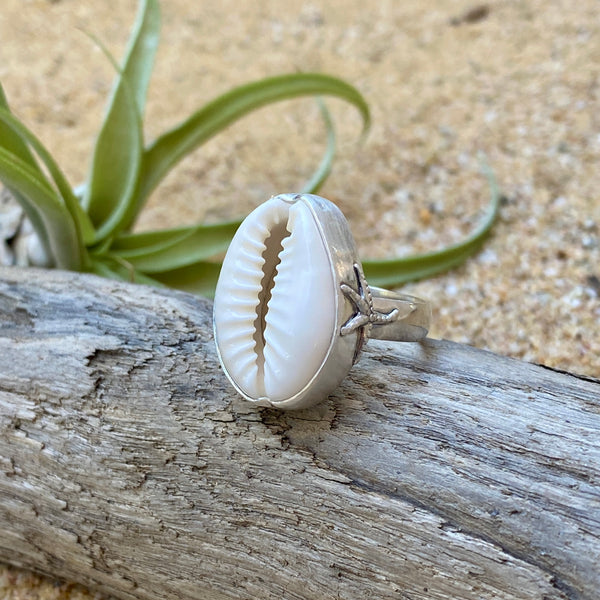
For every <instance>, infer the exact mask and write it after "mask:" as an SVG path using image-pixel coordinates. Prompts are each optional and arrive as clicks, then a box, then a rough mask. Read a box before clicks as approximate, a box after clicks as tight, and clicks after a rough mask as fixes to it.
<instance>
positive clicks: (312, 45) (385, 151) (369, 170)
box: [0, 0, 600, 600]
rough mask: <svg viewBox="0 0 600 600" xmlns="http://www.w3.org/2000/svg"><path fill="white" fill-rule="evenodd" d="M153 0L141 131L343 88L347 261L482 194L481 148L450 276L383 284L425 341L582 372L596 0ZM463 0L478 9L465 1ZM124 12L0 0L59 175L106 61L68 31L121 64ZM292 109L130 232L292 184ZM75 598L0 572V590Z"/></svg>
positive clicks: (291, 105) (208, 166)
mask: <svg viewBox="0 0 600 600" xmlns="http://www.w3.org/2000/svg"><path fill="white" fill-rule="evenodd" d="M366 6H367V5H366V3H365V2H362V1H358V0H346V1H342V0H330V1H328V2H322V1H314V2H309V3H304V2H295V1H286V2H282V1H280V2H276V1H266V0H261V1H257V2H252V3H250V2H246V3H240V2H234V1H233V0H221V1H220V2H218V3H208V2H195V3H192V2H187V1H185V0H168V1H165V2H163V31H162V42H161V47H160V50H159V54H158V57H157V63H156V69H155V73H154V77H153V81H152V85H151V89H150V93H149V101H148V106H147V116H146V136H147V139H152V138H153V137H154V136H156V135H157V134H158V133H160V132H161V131H163V130H164V129H165V128H166V127H169V126H172V125H174V124H176V123H177V122H178V121H179V120H180V119H182V118H183V117H184V116H186V115H187V114H189V113H190V112H192V111H193V110H194V109H195V108H197V107H199V106H200V105H201V104H203V103H204V102H206V101H208V100H210V99H212V98H213V97H214V96H216V95H217V94H219V93H222V92H224V91H226V90H228V89H229V88H231V87H233V86H234V85H236V84H240V83H243V82H246V81H249V80H253V79H257V78H260V77H264V76H269V75H275V74H279V73H284V72H293V71H321V72H325V73H330V74H335V75H338V76H340V77H343V78H345V79H347V80H348V81H349V82H351V83H353V84H354V85H355V86H357V87H358V88H359V89H360V90H361V92H362V93H363V94H364V95H365V97H366V98H367V100H368V102H369V104H370V106H371V109H372V116H373V127H372V130H371V132H370V134H369V136H368V138H367V140H366V142H365V143H364V144H362V145H359V144H358V143H357V139H358V136H359V132H360V120H359V117H358V116H357V114H356V112H355V111H354V110H353V109H352V108H350V107H347V106H344V105H343V103H341V102H339V101H332V102H330V108H331V110H332V111H333V113H334V117H335V121H336V125H337V128H338V132H339V142H340V148H339V153H338V158H337V160H336V163H335V167H334V171H333V174H332V176H331V178H330V179H329V181H328V183H327V184H326V186H325V187H324V188H323V190H322V192H321V193H322V195H324V196H326V197H328V198H330V199H331V200H334V201H335V202H336V203H337V204H338V205H339V206H340V207H341V208H342V210H343V211H344V213H345V214H346V216H347V217H348V219H349V221H350V224H351V227H352V230H353V232H354V234H355V237H356V239H357V242H358V244H359V247H360V250H361V254H362V255H363V256H369V257H384V256H392V255H404V254H408V253H411V252H422V251H428V250H433V249H436V248H440V247H442V246H444V245H446V244H449V243H452V242H456V241H458V240H460V239H461V238H462V237H463V236H464V235H466V234H467V233H468V232H469V231H471V230H472V229H473V228H474V227H475V226H476V224H477V223H478V221H479V219H480V218H481V216H482V214H483V213H484V211H485V208H486V206H487V203H488V198H489V196H488V191H487V187H486V182H485V180H484V179H483V178H482V177H481V175H480V174H479V173H478V160H477V153H478V152H479V151H483V152H484V153H485V154H486V155H487V157H488V162H489V163H490V164H491V166H492V168H493V169H494V171H495V173H496V176H497V178H498V181H499V183H500V186H501V189H502V192H503V202H502V209H501V214H500V219H499V222H498V224H497V226H496V228H495V230H494V234H493V236H492V238H491V239H490V240H489V242H488V243H487V244H486V246H485V248H484V250H483V251H482V252H481V253H480V254H478V255H477V256H476V257H475V258H473V259H472V260H470V261H469V262H468V263H467V264H466V265H464V266H463V267H461V268H459V269H456V270H454V271H452V272H451V273H448V274H445V275H442V276H439V277H436V278H434V279H431V280H428V281H423V282H419V283H416V284H411V285H409V286H405V288H404V290H405V291H407V292H410V293H414V294H417V295H419V296H422V297H427V298H430V299H431V300H432V302H433V303H434V307H435V311H434V319H435V323H434V326H433V330H432V335H433V336H434V337H446V338H449V339H452V340H456V341H460V342H464V343H468V344H472V345H475V346H478V347H481V348H487V349H490V350H493V351H494V352H498V353H501V354H507V355H511V356H514V357H518V358H522V359H524V360H528V361H533V362H537V363H543V364H545V365H549V366H553V367H557V368H561V369H566V370H570V371H574V372H577V373H581V374H586V375H591V376H596V377H598V376H600V325H599V322H600V199H599V191H598V190H599V189H600V169H599V165H600V19H599V14H600V6H599V5H598V2H597V0H578V2H572V1H567V0H564V1H560V0H551V1H548V0H546V1H543V0H498V1H495V2H488V3H487V4H485V5H481V4H478V3H473V2H471V1H469V0H429V1H422V0H421V1H419V0H404V1H402V2H399V1H391V0H390V1H380V2H373V3H370V4H369V7H368V8H367V7H366ZM482 6H483V7H484V8H480V9H478V7H482ZM135 11H136V3H135V2H134V1H133V0H127V1H125V0H119V1H116V2H110V3H108V2H106V3H99V2H94V3H92V2H81V1H79V2H78V1H76V0H55V1H47V0H46V1H43V0H3V2H2V8H1V10H0V80H1V81H2V84H3V85H4V88H5V91H6V93H7V95H8V98H9V101H10V103H11V105H12V107H13V109H14V111H15V112H16V113H17V114H18V115H19V116H20V117H21V118H22V119H23V120H24V121H25V122H26V123H27V124H28V125H29V126H30V127H31V128H32V129H33V130H34V131H36V132H37V133H38V134H39V135H40V137H41V138H42V140H43V141H44V142H45V143H46V144H47V146H48V147H49V148H50V149H51V150H52V151H53V153H54V154H55V156H57V157H58V159H59V162H60V163H61V164H62V165H63V167H64V169H65V170H66V172H67V174H68V176H69V177H70V179H71V180H72V181H73V182H79V181H80V180H82V179H83V177H84V176H85V173H86V170H87V168H88V164H89V159H90V156H91V149H92V144H93V139H94V133H95V132H96V131H97V129H98V127H99V123H100V121H101V118H102V114H103V110H104V104H105V100H106V96H107V94H108V92H109V90H110V87H111V80H112V75H113V74H112V72H111V68H110V66H109V65H107V62H106V60H105V58H104V57H103V55H102V53H101V52H100V51H99V50H98V49H97V48H95V47H94V46H93V44H91V42H90V40H89V39H88V38H87V37H86V36H85V35H84V34H83V33H82V32H81V30H86V31H90V32H93V33H94V34H95V35H96V36H98V37H99V38H100V39H102V40H103V41H104V43H105V44H106V45H107V46H108V48H109V49H110V50H111V51H112V52H114V53H115V54H116V55H117V56H121V54H122V52H123V49H124V47H125V43H126V40H127V36H128V32H129V28H130V26H131V23H132V22H133V19H134V15H135ZM323 133H324V131H323V125H322V123H321V121H320V117H319V113H318V109H317V108H316V105H315V103H314V102H312V101H311V100H297V101H296V100H294V101H289V102H286V103H282V104H281V105H278V106H273V107H269V108H266V109H263V110H261V111H259V112H258V113H256V114H253V115H251V116H250V117H249V118H246V119H245V120H243V121H241V122H240V123H239V124H236V125H235V126H233V127H231V128H230V129H229V130H227V131H226V132H224V133H222V134H221V135H219V136H218V137H217V138H215V139H214V140H212V141H210V142H209V143H208V144H206V145H205V146H204V147H203V148H201V149H200V150H199V151H197V152H196V153H195V154H194V155H193V156H191V157H190V158H189V159H186V160H185V161H184V162H183V163H182V164H181V165H180V166H179V167H178V168H177V169H176V171H175V172H174V173H173V174H172V175H171V176H169V178H168V179H167V180H166V181H165V183H164V185H163V186H161V187H160V188H159V190H158V191H157V192H156V193H155V194H154V196H153V197H152V199H151V201H150V203H149V205H148V207H147V209H146V210H145V212H144V214H143V216H142V218H141V219H140V222H139V227H140V228H142V229H148V228H153V227H165V226H170V225H177V224H184V223H192V222H196V221H201V220H207V221H215V220H219V219H223V218H229V217H234V216H239V215H243V214H245V213H247V212H248V211H249V210H250V209H252V208H253V207H254V206H256V205H258V204H259V203H260V202H262V201H264V200H265V199H267V198H268V197H270V196H271V195H272V194H275V193H280V192H288V191H295V190H297V189H298V187H299V186H300V185H301V184H302V182H303V181H304V180H305V179H306V178H307V177H308V176H309V174H310V172H311V169H312V168H313V167H314V165H316V164H317V162H318V160H319V158H320V154H321V152H322V150H323V147H324V144H323ZM87 594H88V593H87V592H85V591H82V590H81V589H80V588H78V587H76V586H73V585H71V584H56V583H54V582H52V581H50V580H46V579H42V578H38V577H37V576H33V575H31V574H29V573H27V572H22V571H18V570H16V569H13V568H2V567H0V598H2V599H11V600H12V599H33V598H43V599H50V598H56V599H61V600H62V599H65V598H82V597H85V596H87Z"/></svg>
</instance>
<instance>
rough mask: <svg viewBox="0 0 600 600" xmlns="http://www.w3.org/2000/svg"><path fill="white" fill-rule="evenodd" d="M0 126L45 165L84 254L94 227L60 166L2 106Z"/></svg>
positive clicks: (36, 139) (80, 251)
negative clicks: (29, 148) (10, 131)
mask: <svg viewBox="0 0 600 600" xmlns="http://www.w3.org/2000/svg"><path fill="white" fill-rule="evenodd" d="M0 126H4V127H8V128H10V129H11V130H12V131H13V133H16V134H17V135H18V136H20V139H21V140H22V141H24V142H26V143H27V144H29V145H30V146H31V147H32V148H33V149H34V151H35V153H36V154H37V155H38V156H39V157H40V159H41V161H42V162H43V163H44V164H45V165H46V168H47V169H48V173H50V176H51V177H52V179H53V181H54V184H55V186H56V189H57V190H58V193H59V194H60V197H61V198H62V200H63V202H64V204H65V206H66V208H67V210H68V211H69V213H70V214H71V217H72V219H73V222H74V223H75V229H76V231H77V238H78V243H79V253H80V255H81V256H85V244H86V243H90V242H91V241H92V239H93V238H94V229H93V226H92V223H91V221H90V219H89V217H88V216H87V214H86V213H85V211H84V210H83V208H82V207H81V205H80V204H79V201H78V199H77V198H76V197H75V194H74V193H73V190H72V189H71V186H70V185H69V183H68V182H67V179H66V177H65V176H64V174H63V172H62V171H61V169H60V167H59V166H58V164H57V163H56V161H55V160H54V159H53V158H52V155H51V154H50V152H48V150H46V148H45V146H44V145H43V144H42V142H41V141H40V140H39V139H38V138H37V137H36V136H35V135H34V134H33V133H32V132H31V131H30V130H29V129H28V128H27V127H25V125H23V123H21V122H20V121H19V120H18V119H17V118H16V117H14V116H13V115H12V114H11V113H10V112H8V111H7V110H5V109H2V108H0ZM40 174H41V172H40ZM44 181H45V177H44Z"/></svg>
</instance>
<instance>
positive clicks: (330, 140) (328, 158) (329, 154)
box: [302, 98, 335, 194]
mask: <svg viewBox="0 0 600 600" xmlns="http://www.w3.org/2000/svg"><path fill="white" fill-rule="evenodd" d="M318 103H319V109H320V111H321V116H322V117H323V121H325V127H326V129H327V147H326V148H325V154H324V155H323V158H322V159H321V163H320V164H319V166H318V167H317V170H316V171H315V172H314V173H313V176H312V177H311V178H310V179H309V180H308V181H307V182H306V184H305V185H304V187H303V188H302V193H304V194H316V193H317V192H318V191H319V190H320V189H321V186H322V185H323V184H324V183H325V181H326V179H327V178H328V177H329V174H330V173H331V165H332V164H333V159H334V158H335V128H334V126H333V121H332V120H331V113H330V112H329V110H328V109H327V105H326V104H325V102H323V100H322V99H321V98H318Z"/></svg>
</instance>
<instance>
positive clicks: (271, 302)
mask: <svg viewBox="0 0 600 600" xmlns="http://www.w3.org/2000/svg"><path fill="white" fill-rule="evenodd" d="M340 215H341V213H339V211H338V209H337V208H335V206H333V205H332V204H331V203H330V202H328V201H327V200H324V199H322V198H319V197H317V196H308V195H302V196H299V195H281V196H277V197H274V198H272V199H271V200H268V201H267V202H265V203H264V204H262V205H261V206H259V207H258V208H257V209H256V210H254V211H253V212H252V213H251V214H250V215H248V217H247V218H246V219H245V220H244V222H243V223H242V224H241V226H240V228H239V229H238V231H237V233H236V235H235V236H234V238H233V240H232V242H231V245H230V247H229V250H228V252H227V255H226V257H225V260H224V261H223V267H222V269H221V274H220V277H219V282H218V284H217V289H216V293H215V304H214V328H215V339H216V343H217V349H218V352H219V356H220V359H221V363H222V365H223V367H224V370H225V372H226V374H227V376H228V377H229V379H230V380H231V381H232V383H233V385H234V386H235V387H236V389H237V390H238V391H239V392H240V393H241V394H242V395H243V396H244V397H245V398H246V399H248V400H253V401H267V402H268V403H270V404H272V405H275V406H280V407H285V408H297V407H302V406H307V405H310V404H312V403H313V402H314V401H316V400H319V399H321V398H317V397H316V396H322V395H323V394H326V393H328V392H329V391H331V389H333V388H334V387H335V386H336V385H337V384H338V382H339V380H340V379H341V378H343V377H344V375H345V374H346V372H347V370H348V369H349V368H350V366H351V364H352V359H351V357H352V350H353V347H354V343H355V340H349V341H344V342H343V343H344V344H345V346H347V348H344V352H343V354H344V358H343V359H342V360H340V357H339V356H338V354H339V352H335V351H334V350H335V348H336V346H337V345H338V343H339V340H340V339H341V338H340V336H339V328H340V323H341V322H343V319H344V318H346V317H347V314H344V315H340V312H341V311H339V310H338V307H339V306H340V304H343V302H344V301H343V297H341V295H340V292H339V279H340V274H339V273H337V272H336V269H335V267H334V263H333V259H332V256H331V247H330V240H328V239H327V232H326V230H327V225H326V224H325V225H324V219H325V221H327V220H330V221H336V220H337V219H339V217H340ZM336 233H337V232H336ZM342 237H343V236H342ZM342 241H343V242H344V243H341V244H338V245H340V246H345V245H348V243H349V246H350V248H344V251H345V252H346V253H348V251H350V254H352V253H353V252H354V247H353V242H352V241H351V238H350V242H348V240H346V239H343V240H342ZM350 264H352V262H351V260H350ZM269 294H270V298H269ZM343 339H344V340H345V338H343ZM332 354H333V355H335V357H334V358H333V359H332ZM329 359H331V360H333V362H334V363H335V367H334V368H333V369H332V368H331V366H330V367H329V368H328V369H327V370H326V371H327V372H326V373H324V372H323V367H324V365H325V364H326V363H327V361H328V360H329ZM330 362H331V361H330ZM340 363H343V364H340ZM332 372H333V374H332Z"/></svg>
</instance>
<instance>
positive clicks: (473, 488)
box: [0, 269, 600, 600]
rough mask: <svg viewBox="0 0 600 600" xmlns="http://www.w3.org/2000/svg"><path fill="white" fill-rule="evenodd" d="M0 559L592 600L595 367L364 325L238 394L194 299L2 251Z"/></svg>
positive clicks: (332, 594) (322, 589)
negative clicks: (348, 345) (308, 362)
mask: <svg viewBox="0 0 600 600" xmlns="http://www.w3.org/2000/svg"><path fill="white" fill-rule="evenodd" d="M0 560H2V561H5V562H9V563H11V564H14V565H19V566H25V567H28V568H31V569H34V570H36V571H40V572H43V573H49V574H52V575H53V576H60V577H64V578H67V579H70V580H74V581H79V582H81V583H84V584H86V585H88V586H90V587H92V588H94V589H98V590H101V591H103V592H105V593H107V594H111V595H113V596H115V597H118V598H123V599H132V598H140V599H148V600H150V599H158V598H181V599H186V600H187V599H192V598H199V599H200V598H202V599H207V598H208V599H221V598H223V599H225V598H267V599H270V598H278V599H280V598H289V599H300V598H302V599H306V598H309V599H310V598H315V599H317V598H319V599H323V598H349V599H350V598H352V599H355V598H407V599H408V598H410V599H438V598H439V599H441V598H453V599H463V598H464V599H471V598H472V599H475V598H478V599H481V598H483V599H487V598H503V599H515V600H516V599H519V600H527V599H539V600H542V599H551V598H552V599H554V598H572V599H578V598H581V599H590V600H592V599H594V598H597V590H598V589H600V567H599V564H600V383H599V382H598V381H594V380H590V379H585V378H580V377H576V376H573V375H570V374H567V373H558V372H555V371H552V370H549V369H546V368H543V367H539V366H535V365H530V364H527V363H522V362H519V361H515V360H511V359H507V358H503V357H500V356H496V355H493V354H490V353H487V352H483V351H480V350H475V349H473V348H469V347H466V346H461V345H458V344H454V343H450V342H446V341H433V340H428V341H426V342H425V343H423V344H405V345H402V344H389V343H385V342H371V343H370V344H369V347H368V348H367V350H366V351H365V353H364V355H363V357H362V359H361V360H360V362H359V363H358V364H357V365H356V366H355V368H354V369H353V370H352V373H351V375H350V376H349V377H348V378H347V379H346V381H345V382H344V383H343V384H342V386H340V388H339V389H338V390H337V391H336V393H335V394H334V395H333V396H332V397H331V398H330V399H329V400H328V401H327V402H326V403H324V404H323V405H321V406H320V407H317V408H315V409H311V410H309V411H302V412H288V413H280V412H277V411H274V410H266V409H256V408H255V407H254V406H252V405H251V404H248V403H245V402H244V401H242V400H239V399H238V398H237V397H236V396H235V394H234V392H233V391H232V389H231V388H230V386H229V384H228V383H227V381H226V378H225V377H224V375H223V374H222V372H221V370H220V367H219V365H218V361H217V359H216V355H215V352H214V348H213V341H212V331H211V305H210V303H209V302H207V301H205V300H202V299H200V298H196V297H194V296H190V295H186V294H181V293H177V292H173V291H161V290H154V289H149V288H145V287H142V286H132V285H126V284H120V283H116V282H112V281H107V280H102V279H98V278H95V277H91V276H82V275H76V274H73V273H60V272H44V271H35V270H28V271H23V270H17V269H0Z"/></svg>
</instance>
